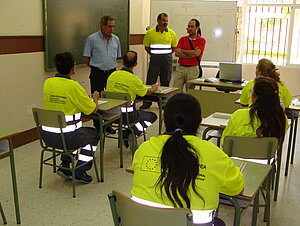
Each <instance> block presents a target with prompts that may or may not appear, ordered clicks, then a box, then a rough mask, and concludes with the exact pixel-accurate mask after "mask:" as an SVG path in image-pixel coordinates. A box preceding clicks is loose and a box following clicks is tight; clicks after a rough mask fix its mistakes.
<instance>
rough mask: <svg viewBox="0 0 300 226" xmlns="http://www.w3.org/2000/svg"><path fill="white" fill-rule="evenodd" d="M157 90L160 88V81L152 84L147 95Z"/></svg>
mask: <svg viewBox="0 0 300 226" xmlns="http://www.w3.org/2000/svg"><path fill="white" fill-rule="evenodd" d="M157 90H158V83H155V84H152V85H151V88H149V89H148V90H147V93H146V95H150V94H152V93H154V92H155V91H157Z"/></svg>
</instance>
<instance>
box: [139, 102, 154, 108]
mask: <svg viewBox="0 0 300 226" xmlns="http://www.w3.org/2000/svg"><path fill="white" fill-rule="evenodd" d="M151 105H152V103H151V102H143V105H142V106H140V109H148V108H150V107H151Z"/></svg>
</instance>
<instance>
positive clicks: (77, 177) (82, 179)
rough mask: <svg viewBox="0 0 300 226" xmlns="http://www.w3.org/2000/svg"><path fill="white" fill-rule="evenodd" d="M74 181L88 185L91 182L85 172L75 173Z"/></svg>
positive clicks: (90, 178)
mask: <svg viewBox="0 0 300 226" xmlns="http://www.w3.org/2000/svg"><path fill="white" fill-rule="evenodd" d="M75 180H76V181H78V182H81V183H83V184H89V183H91V182H92V180H93V178H92V177H91V176H90V175H88V174H87V173H86V172H85V171H83V172H82V171H76V172H75Z"/></svg>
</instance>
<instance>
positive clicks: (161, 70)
mask: <svg viewBox="0 0 300 226" xmlns="http://www.w3.org/2000/svg"><path fill="white" fill-rule="evenodd" d="M171 74H172V54H156V55H151V57H150V63H149V68H148V73H147V81H146V84H147V85H152V84H154V83H156V81H157V77H158V75H159V77H160V85H161V86H169V83H170V80H171Z"/></svg>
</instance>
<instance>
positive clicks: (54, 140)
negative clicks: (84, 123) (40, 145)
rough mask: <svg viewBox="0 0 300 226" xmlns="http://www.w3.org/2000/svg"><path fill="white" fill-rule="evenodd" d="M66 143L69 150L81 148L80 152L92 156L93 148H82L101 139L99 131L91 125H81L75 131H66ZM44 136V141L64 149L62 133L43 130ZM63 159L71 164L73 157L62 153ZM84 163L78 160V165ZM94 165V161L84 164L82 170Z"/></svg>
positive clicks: (95, 144) (95, 143)
mask: <svg viewBox="0 0 300 226" xmlns="http://www.w3.org/2000/svg"><path fill="white" fill-rule="evenodd" d="M64 136H65V140H66V145H67V149H68V150H74V149H78V148H81V149H80V154H81V155H85V156H92V151H91V150H85V149H82V147H85V146H86V145H87V144H91V145H92V146H97V144H98V141H99V136H98V131H97V130H96V129H95V128H91V127H81V128H79V129H77V130H75V131H74V132H69V133H64ZM42 138H43V140H44V142H45V143H46V144H47V145H48V146H50V147H53V148H57V149H63V143H62V140H61V135H60V133H51V132H46V131H43V130H42ZM61 161H62V162H64V163H66V164H69V163H70V162H71V157H70V156H66V155H61ZM82 163H84V161H80V160H78V162H77V166H79V165H81V164H82ZM91 167H92V162H90V163H89V164H86V165H85V166H82V167H81V168H80V170H81V171H87V170H89V169H90V168H91Z"/></svg>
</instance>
